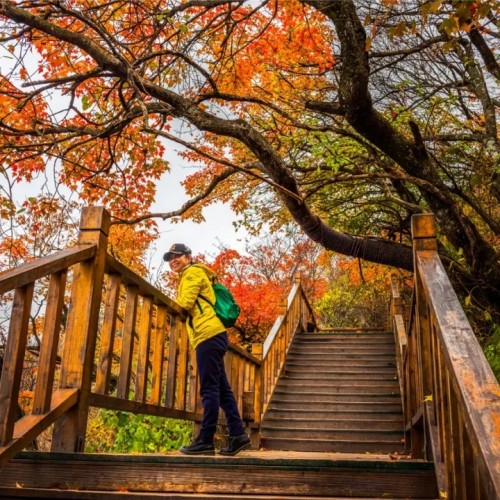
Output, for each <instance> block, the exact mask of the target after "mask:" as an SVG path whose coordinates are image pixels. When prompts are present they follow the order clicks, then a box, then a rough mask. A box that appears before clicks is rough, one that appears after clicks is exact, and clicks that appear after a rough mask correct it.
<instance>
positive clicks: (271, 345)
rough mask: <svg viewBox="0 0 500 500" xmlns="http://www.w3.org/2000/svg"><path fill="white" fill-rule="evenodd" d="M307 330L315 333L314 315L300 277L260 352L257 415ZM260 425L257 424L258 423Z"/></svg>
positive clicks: (295, 281)
mask: <svg viewBox="0 0 500 500" xmlns="http://www.w3.org/2000/svg"><path fill="white" fill-rule="evenodd" d="M308 327H309V328H311V327H312V330H313V331H317V325H316V319H315V315H314V311H313V309H312V307H311V304H310V303H309V300H308V298H307V296H306V294H305V292H304V289H303V288H302V284H301V277H300V274H299V273H297V274H296V276H295V278H294V285H293V287H292V289H291V291H290V293H289V295H288V298H287V299H285V300H284V301H283V303H282V306H281V314H280V316H279V317H278V318H277V319H276V322H275V323H274V325H273V327H272V329H271V331H270V332H269V335H268V336H267V338H266V340H265V341H264V344H263V348H262V366H261V380H262V387H261V391H262V395H261V396H260V401H261V407H260V415H261V416H262V415H263V414H264V412H265V411H266V408H267V405H268V403H269V401H270V399H271V396H272V394H273V392H274V389H275V387H276V383H277V381H278V378H279V376H280V374H281V371H282V369H283V366H284V363H285V358H286V354H287V352H288V348H289V347H290V344H291V342H292V340H293V337H294V335H295V333H297V332H298V331H307V330H308ZM259 421H260V420H259Z"/></svg>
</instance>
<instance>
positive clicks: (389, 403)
mask: <svg viewBox="0 0 500 500" xmlns="http://www.w3.org/2000/svg"><path fill="white" fill-rule="evenodd" d="M328 399H329V401H325V400H324V399H322V398H320V397H318V398H316V400H314V398H313V399H311V398H309V399H307V400H304V399H300V400H291V399H288V400H287V399H284V400H281V399H275V398H273V400H272V401H271V403H270V404H269V406H268V410H274V409H281V408H285V407H286V408H291V409H303V408H306V407H309V408H310V409H314V410H316V411H323V410H326V411H333V410H336V411H346V410H347V411H363V410H366V411H374V412H375V411H384V410H385V411H391V412H393V411H399V412H402V409H401V401H400V400H399V398H397V399H396V398H393V397H391V398H380V400H377V401H365V400H363V398H360V397H359V396H357V397H354V396H348V397H347V398H343V399H342V398H341V397H339V396H336V397H329V398H328ZM355 399H359V401H355ZM384 399H387V400H384Z"/></svg>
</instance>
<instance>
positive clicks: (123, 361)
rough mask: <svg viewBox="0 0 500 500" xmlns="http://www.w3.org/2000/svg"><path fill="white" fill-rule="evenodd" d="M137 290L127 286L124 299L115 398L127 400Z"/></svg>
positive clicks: (132, 352) (132, 351) (134, 287)
mask: <svg viewBox="0 0 500 500" xmlns="http://www.w3.org/2000/svg"><path fill="white" fill-rule="evenodd" d="M138 294H139V289H138V288H137V287H136V286H127V296H126V299H125V317H124V320H123V332H122V349H121V354H120V372H119V376H118V386H117V396H118V397H119V398H123V399H128V396H129V391H130V376H131V372H132V356H133V354H134V332H135V321H136V315H137V297H138Z"/></svg>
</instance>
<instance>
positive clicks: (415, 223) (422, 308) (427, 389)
mask: <svg viewBox="0 0 500 500" xmlns="http://www.w3.org/2000/svg"><path fill="white" fill-rule="evenodd" d="M411 231H412V239H413V258H414V276H415V278H414V282H415V285H414V286H415V293H416V314H415V320H416V322H415V326H416V328H415V332H416V335H417V338H415V339H413V342H412V345H413V346H415V348H416V350H417V352H413V353H410V356H411V359H412V360H413V361H410V362H412V363H414V365H413V374H414V377H415V379H414V380H413V381H410V384H411V388H412V391H411V392H412V394H413V395H414V397H415V405H413V407H412V408H411V410H412V413H413V414H415V413H416V412H417V411H418V410H419V407H420V406H423V405H425V404H426V403H424V401H429V400H430V399H432V398H430V397H429V396H431V395H432V360H431V331H430V323H429V321H430V318H429V308H428V304H427V301H426V299H425V294H424V291H423V290H422V284H421V279H420V275H419V270H418V262H417V255H418V253H419V252H425V251H436V250H437V235H436V219H435V217H434V215H433V214H419V215H414V216H413V217H412V219H411ZM423 413H424V412H423ZM412 417H413V415H409V418H410V419H411V418H412ZM422 420H424V419H422ZM411 439H412V446H411V447H412V453H413V456H414V457H415V458H424V457H425V455H426V453H425V449H426V443H425V429H424V428H423V426H419V427H417V428H412V433H411Z"/></svg>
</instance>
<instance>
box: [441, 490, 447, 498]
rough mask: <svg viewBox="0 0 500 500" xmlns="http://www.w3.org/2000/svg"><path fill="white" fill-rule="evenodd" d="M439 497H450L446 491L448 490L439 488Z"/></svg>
mask: <svg viewBox="0 0 500 500" xmlns="http://www.w3.org/2000/svg"><path fill="white" fill-rule="evenodd" d="M439 498H448V493H446V491H441V490H439Z"/></svg>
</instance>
